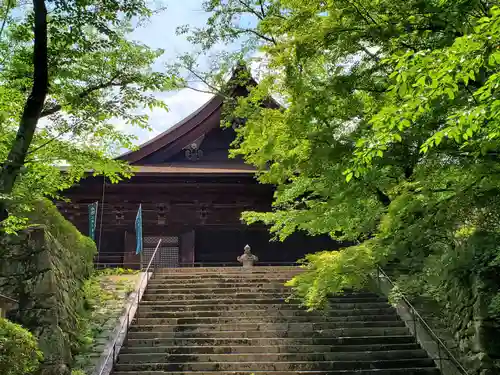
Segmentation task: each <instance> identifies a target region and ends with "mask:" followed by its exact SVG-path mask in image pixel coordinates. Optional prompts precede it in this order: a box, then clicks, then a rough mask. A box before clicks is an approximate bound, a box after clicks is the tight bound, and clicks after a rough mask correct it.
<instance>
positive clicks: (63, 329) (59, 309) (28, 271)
mask: <svg viewBox="0 0 500 375" xmlns="http://www.w3.org/2000/svg"><path fill="white" fill-rule="evenodd" d="M31 222H32V223H34V225H33V226H32V227H31V228H30V229H28V230H26V231H25V232H23V233H20V234H19V235H18V236H8V237H5V236H4V237H3V238H1V242H2V243H1V244H0V245H1V250H0V251H1V253H0V258H2V260H3V261H2V263H1V265H0V292H1V291H5V292H8V294H9V295H12V296H16V298H17V299H18V301H19V305H18V307H17V308H16V309H15V310H12V311H10V312H9V318H10V319H11V320H13V321H15V322H17V323H19V324H22V325H23V326H24V327H25V328H27V329H28V330H30V331H31V332H32V333H33V334H34V335H35V336H36V337H37V338H38V342H39V346H40V349H41V351H42V352H43V354H44V362H43V364H42V366H41V369H40V374H41V375H69V374H70V367H69V366H70V364H71V362H72V353H73V352H74V350H75V349H76V347H75V345H78V333H79V329H80V321H79V312H80V311H81V309H83V304H84V298H83V293H82V290H81V287H82V285H83V283H84V281H85V280H86V279H87V278H88V277H89V276H90V274H91V272H92V259H93V256H94V254H95V251H96V249H95V245H94V243H93V242H92V241H91V240H90V239H89V238H88V237H85V236H83V235H82V234H80V233H79V232H78V231H77V230H76V228H75V227H74V226H73V225H72V224H71V223H69V222H67V221H66V220H65V219H64V218H63V217H62V215H61V214H60V213H59V212H58V211H57V209H56V208H55V207H54V206H53V205H52V204H51V203H50V202H48V201H43V202H40V203H39V204H38V205H37V210H36V211H35V212H34V213H33V215H32V218H31Z"/></svg>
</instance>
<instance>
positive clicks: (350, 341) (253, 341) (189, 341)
mask: <svg viewBox="0 0 500 375" xmlns="http://www.w3.org/2000/svg"><path fill="white" fill-rule="evenodd" d="M413 343H415V339H414V337H413V336H411V335H409V334H405V335H397V336H359V337H349V336H340V337H326V338H325V337H295V338H290V337H272V338H246V337H244V338H234V337H233V338H214V337H205V338H201V337H194V338H193V337H191V338H142V339H133V338H130V337H128V338H127V342H126V346H127V347H157V346H241V345H245V346H286V347H291V346H300V345H332V346H333V345H371V344H380V345H381V344H413Z"/></svg>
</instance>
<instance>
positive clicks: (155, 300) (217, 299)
mask: <svg viewBox="0 0 500 375" xmlns="http://www.w3.org/2000/svg"><path fill="white" fill-rule="evenodd" d="M170 297H171V296H170V295H168V294H150V295H145V296H144V297H143V298H142V302H143V303H142V305H144V306H158V307H163V306H170V305H214V304H215V305H223V306H224V307H228V305H244V304H251V305H267V304H286V305H292V306H293V305H297V306H299V305H300V304H301V301H300V300H298V299H291V298H290V299H288V298H287V297H286V296H284V297H283V298H280V297H279V295H274V296H273V295H260V296H259V293H255V296H254V297H248V296H244V295H224V296H223V297H224V298H221V297H222V296H219V295H215V296H199V295H185V296H184V298H185V299H181V298H173V297H172V298H170ZM192 297H196V298H194V299H193V298H192ZM327 306H328V308H329V309H332V310H343V309H348V310H360V309H379V308H389V307H391V305H389V304H388V303H387V302H356V303H352V302H349V301H348V300H346V301H342V300H340V299H335V300H330V301H329V303H328V305H327Z"/></svg>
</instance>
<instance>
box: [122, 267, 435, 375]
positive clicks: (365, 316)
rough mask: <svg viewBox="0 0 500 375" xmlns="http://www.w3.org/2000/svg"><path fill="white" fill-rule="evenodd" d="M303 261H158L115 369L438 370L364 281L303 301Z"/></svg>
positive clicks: (174, 372)
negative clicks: (164, 266)
mask: <svg viewBox="0 0 500 375" xmlns="http://www.w3.org/2000/svg"><path fill="white" fill-rule="evenodd" d="M298 272H299V269H298V268H290V267H288V268H284V267H265V268H264V267H257V268H254V269H252V270H244V269H242V268H239V267H233V268H221V267H210V268H201V269H198V270H192V269H191V270H178V269H175V270H172V269H169V270H162V273H161V274H158V273H157V274H156V275H155V277H154V278H153V279H151V280H150V282H149V284H148V288H147V290H146V293H145V294H144V296H143V299H142V301H141V303H140V306H139V308H138V311H137V314H136V317H135V318H134V319H133V321H132V326H131V328H130V330H129V332H128V337H127V338H126V340H125V343H124V346H123V347H122V350H121V352H120V354H119V357H118V363H117V364H116V365H115V368H114V374H113V375H215V374H216V373H217V374H223V375H250V374H251V373H253V374H254V375H264V374H265V375H327V374H332V375H333V374H337V375H340V374H343V375H354V374H355V375H403V374H404V375H437V370H436V368H435V365H434V362H433V361H432V360H431V359H430V358H429V357H428V356H427V355H426V352H425V351H423V350H422V349H421V348H420V346H419V345H418V344H417V343H416V342H415V339H414V338H413V337H412V336H411V335H410V333H409V330H408V328H407V327H406V326H405V324H404V323H403V322H402V321H401V319H400V318H399V317H398V315H397V313H396V310H395V309H394V308H393V307H392V306H390V305H389V304H388V302H387V300H386V299H385V298H381V297H380V296H378V295H376V294H374V293H371V292H368V291H359V292H358V291H352V290H351V291H346V292H345V293H344V294H343V295H335V296H331V297H330V298H329V303H328V306H327V309H326V310H324V311H313V312H308V311H306V310H305V309H304V308H303V307H302V306H301V304H300V301H298V300H297V299H293V298H291V299H290V300H289V301H288V297H290V295H291V290H290V288H288V287H286V286H285V285H284V284H285V283H286V281H288V280H289V279H291V278H292V277H293V276H294V275H296V274H297V273H298Z"/></svg>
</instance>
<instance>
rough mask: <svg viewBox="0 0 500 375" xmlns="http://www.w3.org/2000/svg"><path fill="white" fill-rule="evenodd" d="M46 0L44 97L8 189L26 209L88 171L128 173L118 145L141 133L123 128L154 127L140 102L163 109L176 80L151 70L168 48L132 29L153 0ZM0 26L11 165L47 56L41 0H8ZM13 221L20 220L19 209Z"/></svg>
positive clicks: (1, 138)
mask: <svg viewBox="0 0 500 375" xmlns="http://www.w3.org/2000/svg"><path fill="white" fill-rule="evenodd" d="M42 3H43V4H44V5H45V6H46V8H47V15H46V22H47V33H46V38H47V61H48V63H47V70H48V88H47V90H48V91H47V96H46V98H45V102H44V103H43V108H42V111H41V114H40V115H39V118H38V119H35V120H36V121H38V125H37V128H36V131H35V134H34V137H33V140H32V141H31V144H30V146H29V149H28V152H27V154H26V160H25V162H24V165H22V166H13V167H16V168H17V167H23V168H22V170H21V172H20V176H19V178H18V179H17V180H16V183H15V185H14V189H13V191H12V192H8V191H6V192H5V193H4V196H2V197H1V198H2V199H3V200H9V201H11V202H14V204H15V205H16V206H17V208H19V206H24V208H25V209H26V210H30V209H31V208H32V205H31V203H30V202H33V201H35V200H37V199H39V198H40V197H42V196H49V197H56V196H57V194H58V192H59V191H61V190H64V189H66V188H68V187H70V186H71V185H72V184H74V183H75V182H77V181H78V180H79V179H80V178H82V176H83V175H84V173H85V172H86V171H92V172H93V173H94V174H105V175H106V176H108V177H109V178H111V179H112V180H113V181H117V180H118V179H120V178H122V177H127V176H129V175H130V173H131V168H130V167H129V166H128V165H126V164H125V163H123V162H120V161H117V160H114V159H113V157H115V156H116V155H117V152H118V151H119V150H120V149H122V148H133V144H132V142H133V140H134V139H135V138H134V137H133V136H131V135H130V134H128V133H127V132H126V131H123V129H125V128H126V127H127V126H129V127H130V126H139V127H143V128H147V127H148V115H147V111H146V110H142V109H143V108H145V109H152V108H154V107H160V108H165V104H164V103H163V102H162V101H161V100H158V99H156V98H155V97H154V96H153V93H154V92H155V91H163V90H168V89H169V88H170V87H171V86H172V83H173V79H171V77H170V76H167V75H166V74H163V73H159V72H156V71H154V70H153V69H152V64H153V63H154V62H155V61H156V60H157V59H158V57H160V56H161V55H162V53H163V51H162V50H155V49H151V48H149V47H148V46H146V45H144V44H142V43H140V42H137V41H133V40H130V38H129V35H130V32H131V31H132V30H133V29H134V28H135V27H138V26H140V25H141V24H142V23H143V22H145V21H147V19H148V17H149V16H150V15H152V14H153V12H155V11H156V10H154V9H151V8H150V7H149V6H148V3H147V2H145V1H142V0H123V1H122V0H116V1H115V0H113V1H100V0H97V1H83V2H81V1H63V2H61V1H42ZM33 4H35V2H34V3H33ZM0 25H1V28H0V56H1V58H0V159H1V160H2V161H4V166H5V164H6V163H9V161H8V160H6V159H7V155H8V154H9V151H11V150H12V148H13V147H14V146H13V144H14V141H15V140H16V132H18V130H19V129H20V125H19V124H20V121H21V117H22V116H23V111H25V109H26V108H25V103H27V99H28V97H29V95H30V92H31V88H32V86H33V84H34V76H35V67H36V66H37V64H40V63H41V62H40V61H38V60H39V59H37V58H34V48H33V38H34V31H33V25H34V5H31V4H30V3H24V2H16V1H15V0H7V1H4V2H2V3H1V4H0ZM42 37H43V35H42ZM39 68H40V69H43V66H42V67H39ZM165 109H166V108H165ZM117 124H122V126H116V125H117ZM123 125H125V126H123ZM18 135H19V134H18ZM27 137H28V136H27ZM62 165H64V166H67V168H66V169H65V171H64V173H61V168H60V167H61V166H62ZM2 178H3V175H2ZM2 184H4V181H2ZM7 190H8V189H7ZM17 211H20V210H19V209H17ZM9 220H10V221H11V222H10V224H11V225H14V224H23V222H19V220H15V216H12V217H11V218H10V219H9ZM14 226H15V225H14Z"/></svg>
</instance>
